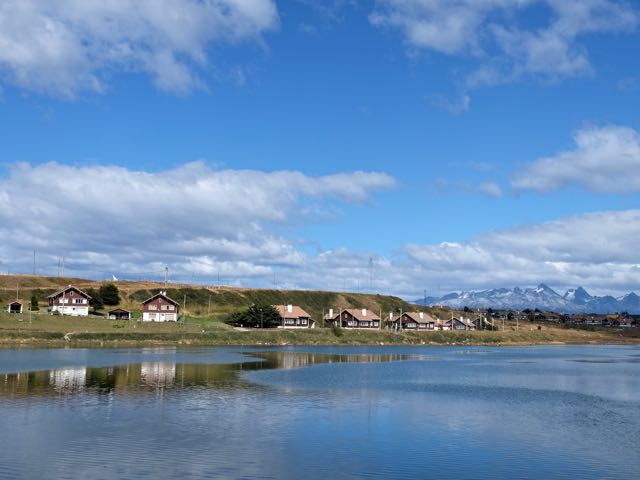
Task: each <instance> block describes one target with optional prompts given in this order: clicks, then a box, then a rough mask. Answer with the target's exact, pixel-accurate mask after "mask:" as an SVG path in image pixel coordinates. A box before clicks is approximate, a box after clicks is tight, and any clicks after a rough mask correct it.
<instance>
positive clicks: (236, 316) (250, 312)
mask: <svg viewBox="0 0 640 480" xmlns="http://www.w3.org/2000/svg"><path fill="white" fill-rule="evenodd" d="M227 323H228V324H230V325H233V326H236V327H248V328H274V327H277V326H279V325H281V324H282V318H280V314H278V310H276V309H275V307H274V306H273V305H255V304H254V305H251V306H250V307H249V308H247V309H246V310H242V311H240V312H234V313H232V314H231V315H229V318H228V319H227Z"/></svg>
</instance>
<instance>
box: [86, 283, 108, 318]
mask: <svg viewBox="0 0 640 480" xmlns="http://www.w3.org/2000/svg"><path fill="white" fill-rule="evenodd" d="M87 295H89V296H90V297H91V306H92V307H93V311H94V312H95V311H97V310H102V307H104V303H103V301H102V295H100V291H98V290H95V289H93V288H89V289H88V290H87Z"/></svg>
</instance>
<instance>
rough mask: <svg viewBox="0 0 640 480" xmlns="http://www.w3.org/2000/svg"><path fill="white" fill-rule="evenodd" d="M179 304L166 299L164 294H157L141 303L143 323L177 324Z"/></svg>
mask: <svg viewBox="0 0 640 480" xmlns="http://www.w3.org/2000/svg"><path fill="white" fill-rule="evenodd" d="M179 313H180V304H179V303H178V302H176V301H175V300H172V299H171V298H169V297H167V294H166V292H158V293H156V294H155V295H154V296H153V297H151V298H148V299H147V300H145V301H144V302H142V321H143V322H177V321H178V315H179Z"/></svg>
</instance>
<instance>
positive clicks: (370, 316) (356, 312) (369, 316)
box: [340, 308, 380, 322]
mask: <svg viewBox="0 0 640 480" xmlns="http://www.w3.org/2000/svg"><path fill="white" fill-rule="evenodd" d="M362 310H365V312H366V315H363V314H362ZM344 312H347V313H349V314H350V315H351V316H352V317H353V318H355V319H356V320H358V321H359V322H362V321H365V322H366V321H368V320H380V317H379V316H378V315H376V314H375V313H373V312H372V311H371V310H368V309H362V308H347V309H344V310H342V311H341V312H340V315H342V314H343V313H344Z"/></svg>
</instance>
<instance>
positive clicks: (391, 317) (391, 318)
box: [389, 312, 393, 320]
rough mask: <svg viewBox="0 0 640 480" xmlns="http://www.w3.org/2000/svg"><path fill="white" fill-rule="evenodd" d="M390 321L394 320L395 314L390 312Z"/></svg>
mask: <svg viewBox="0 0 640 480" xmlns="http://www.w3.org/2000/svg"><path fill="white" fill-rule="evenodd" d="M389 320H393V312H389Z"/></svg>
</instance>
